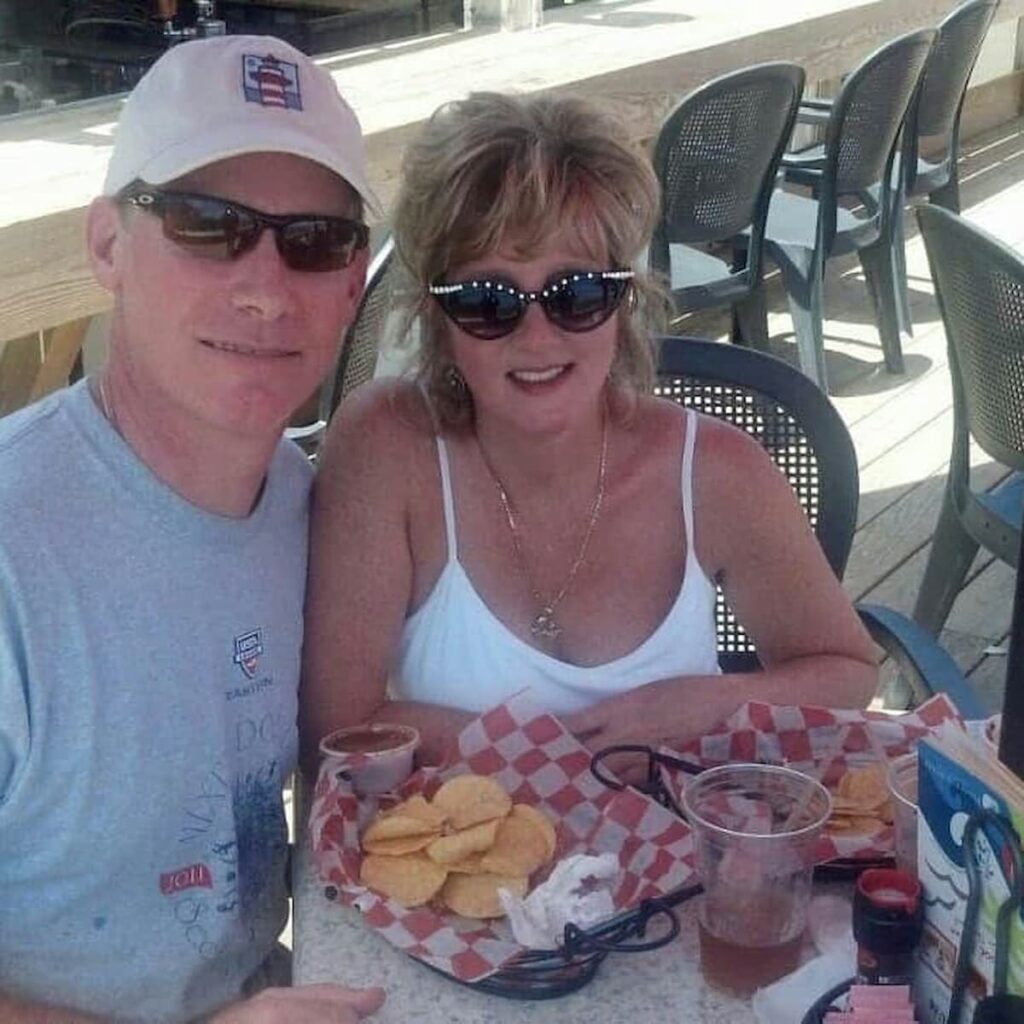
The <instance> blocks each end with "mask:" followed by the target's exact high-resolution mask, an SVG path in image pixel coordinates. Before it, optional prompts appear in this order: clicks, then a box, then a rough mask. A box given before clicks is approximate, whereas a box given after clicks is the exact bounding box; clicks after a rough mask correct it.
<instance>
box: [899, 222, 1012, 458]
mask: <svg viewBox="0 0 1024 1024" xmlns="http://www.w3.org/2000/svg"><path fill="white" fill-rule="evenodd" d="M917 215H918V220H919V222H920V225H921V234H922V236H923V237H924V243H925V249H926V250H927V253H928V262H929V264H930V265H931V270H932V277H933V279H934V281H935V293H936V297H937V299H938V303H939V309H940V311H941V313H942V320H943V323H944V324H945V327H946V338H947V340H948V343H949V363H950V371H951V373H952V379H953V405H954V418H956V417H958V416H959V417H960V418H961V419H962V422H963V424H964V425H965V426H966V428H967V430H969V431H970V433H971V435H972V436H973V437H974V439H975V440H976V441H977V442H978V444H980V445H981V447H982V448H984V449H985V451H986V452H988V454H989V455H991V456H992V457H993V458H994V459H996V460H997V461H999V462H1001V463H1003V464H1004V465H1006V466H1009V467H1011V468H1012V469H1016V470H1024V259H1021V257H1020V256H1018V255H1017V253H1015V252H1014V251H1013V250H1012V249H1010V248H1009V247H1008V246H1006V245H1003V243H1002V242H999V241H997V240H996V239H995V238H993V237H992V236H991V235H988V234H986V233H985V232H984V231H982V230H981V229H980V228H977V227H975V226H974V225H973V224H970V223H968V222H967V221H966V220H964V219H963V218H962V217H960V216H958V215H957V214H955V213H951V212H950V211H948V210H944V209H942V208H941V207H937V206H932V205H928V206H922V207H921V208H920V209H919V210H918V211H917ZM962 445H963V447H964V449H966V437H964V439H963V441H962ZM958 459H962V460H963V462H964V466H963V469H964V472H965V473H966V450H964V452H963V454H962V456H959V455H958V454H957V453H956V452H955V451H954V461H957V460H958ZM952 472H953V469H952V467H951V473H952Z"/></svg>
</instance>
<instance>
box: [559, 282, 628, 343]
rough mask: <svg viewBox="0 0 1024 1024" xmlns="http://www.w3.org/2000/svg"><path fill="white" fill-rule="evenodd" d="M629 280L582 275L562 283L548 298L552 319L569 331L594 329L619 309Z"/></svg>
mask: <svg viewBox="0 0 1024 1024" xmlns="http://www.w3.org/2000/svg"><path fill="white" fill-rule="evenodd" d="M625 285H626V282H625V281H621V280H618V279H616V278H611V279H608V278H601V277H581V278H579V279H578V280H576V281H572V282H569V283H567V284H565V285H564V286H559V287H558V288H556V289H555V290H554V292H553V293H552V294H551V295H550V296H548V297H547V298H545V299H542V302H543V303H544V308H545V310H546V311H547V314H548V316H549V317H550V318H551V320H552V321H553V322H554V323H555V324H557V325H558V326H559V327H561V328H562V329H563V330H566V331H576V332H581V331H592V330H594V328H596V327H600V326H601V324H603V323H604V322H605V320H607V319H608V317H610V316H611V315H612V313H613V312H615V308H616V306H618V304H619V302H620V301H621V299H622V295H623V293H624V292H625Z"/></svg>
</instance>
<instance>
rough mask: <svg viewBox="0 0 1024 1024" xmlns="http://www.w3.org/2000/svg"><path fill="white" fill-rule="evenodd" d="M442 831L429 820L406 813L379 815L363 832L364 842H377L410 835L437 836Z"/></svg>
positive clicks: (364, 844) (405, 837) (404, 837)
mask: <svg viewBox="0 0 1024 1024" xmlns="http://www.w3.org/2000/svg"><path fill="white" fill-rule="evenodd" d="M440 831H441V829H440V827H439V826H438V827H436V828H435V827H434V826H433V825H431V824H430V823H429V822H426V821H420V820H419V819H418V818H410V817H409V816H408V815H405V814H389V815H387V816H383V815H378V816H377V817H376V818H374V819H373V821H371V822H370V824H369V825H367V827H366V831H365V832H363V835H362V842H363V846H364V847H365V846H366V844H367V843H368V842H369V843H375V842H377V841H378V840H381V839H407V838H408V837H409V836H436V835H437V834H438V833H439V832H440Z"/></svg>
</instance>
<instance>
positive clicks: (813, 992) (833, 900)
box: [751, 895, 857, 1024]
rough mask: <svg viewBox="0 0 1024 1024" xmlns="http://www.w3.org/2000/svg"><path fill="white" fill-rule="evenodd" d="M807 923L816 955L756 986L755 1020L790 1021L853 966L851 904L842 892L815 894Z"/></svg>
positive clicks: (769, 1022) (768, 1023) (780, 1023)
mask: <svg viewBox="0 0 1024 1024" xmlns="http://www.w3.org/2000/svg"><path fill="white" fill-rule="evenodd" d="M807 927H808V930H809V931H810V934H811V939H812V940H813V942H814V945H815V947H816V948H817V950H818V953H819V955H818V956H816V957H814V959H812V960H808V961H807V963H805V964H802V965H801V966H800V967H798V968H797V969H796V970H795V971H793V972H792V974H787V975H786V976H785V977H784V978H779V980H778V981H775V982H773V983H772V984H771V985H767V986H765V987H764V988H759V989H758V990H757V991H756V992H755V993H754V997H753V999H752V1000H751V1005H752V1007H753V1010H754V1016H755V1017H756V1018H757V1021H758V1024H793V1022H794V1021H798V1020H803V1017H804V1014H805V1013H807V1011H808V1009H810V1007H811V1004H812V1003H813V1002H814V1000H815V999H817V998H818V997H819V996H821V995H824V993H825V992H827V991H828V990H829V989H830V988H832V987H833V986H834V985H838V984H839V983H840V982H841V981H846V979H847V978H849V977H851V976H852V975H853V974H854V973H855V970H856V964H857V944H856V942H855V941H854V938H853V906H852V904H851V903H850V901H849V900H848V899H846V898H844V897H842V896H832V895H823V896H815V897H814V899H812V900H811V905H810V907H808V910H807Z"/></svg>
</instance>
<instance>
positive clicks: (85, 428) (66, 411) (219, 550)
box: [0, 382, 311, 1022]
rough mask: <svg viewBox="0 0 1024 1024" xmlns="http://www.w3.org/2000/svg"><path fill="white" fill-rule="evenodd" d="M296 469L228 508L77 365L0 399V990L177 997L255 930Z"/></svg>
mask: <svg viewBox="0 0 1024 1024" xmlns="http://www.w3.org/2000/svg"><path fill="white" fill-rule="evenodd" d="M310 476H311V474H310V470H309V467H308V465H307V464H306V462H305V459H304V457H303V456H302V454H301V452H299V450H298V449H297V448H296V447H295V446H294V445H292V444H291V443H290V442H284V441H283V442H282V443H281V445H280V446H279V448H278V450H277V451H276V453H275V455H274V458H273V461H272V464H271V467H270V470H269V473H268V476H267V480H266V484H265V487H264V490H263V493H262V495H261V497H260V500H259V503H258V505H257V507H256V509H255V510H254V511H253V513H252V514H251V515H250V516H248V517H247V518H245V519H230V518H226V517H221V516H217V515H213V514H210V513H207V512H204V511H202V510H200V509H198V508H196V507H195V506H193V505H191V504H189V503H188V502H186V501H184V500H183V499H182V498H181V497H179V496H178V495H177V494H176V493H175V492H174V491H172V490H171V489H170V488H168V487H167V486H166V485H164V484H163V483H162V482H161V481H160V480H158V479H157V478H156V477H155V476H154V475H153V474H152V473H151V472H150V471H149V470H148V469H147V468H146V467H145V466H144V465H143V464H142V463H141V462H139V460H138V459H137V458H136V457H135V456H134V454H133V453H132V451H131V449H130V448H129V447H128V446H127V445H126V444H125V443H124V441H123V440H122V439H121V438H120V436H118V434H117V433H116V432H115V431H114V430H113V429H112V427H111V426H110V424H109V423H108V422H107V421H106V420H105V419H104V418H103V416H102V415H101V414H100V412H99V410H98V409H97V408H96V405H95V402H94V401H93V400H92V396H91V395H90V393H89V391H88V389H87V387H86V386H85V384H84V382H83V383H82V384H79V385H76V386H75V387H72V388H70V389H67V390H66V391H64V392H61V393H59V394H57V395H54V396H51V397H50V398H48V399H45V400H44V401H42V402H40V403H38V404H36V405H35V406H33V407H31V408H29V409H26V410H23V411H21V412H19V413H15V414H13V415H11V416H8V417H6V418H4V419H3V420H0V990H2V991H5V992H8V993H10V994H13V995H15V996H20V997H23V998H26V999H30V1000H38V1001H42V1002H51V1003H56V1004H64V1005H71V1006H74V1007H76V1008H79V1009H83V1010H89V1011H93V1012H95V1013H99V1014H101V1015H104V1016H108V1017H112V1018H115V1019H125V1020H142V1021H147V1022H149V1021H183V1020H188V1019H191V1018H194V1017H197V1016H200V1015H202V1014H206V1013H208V1012H209V1011H211V1010H212V1009H214V1008H216V1007H218V1006H220V1005H222V1004H224V1003H225V1002H228V1001H230V1000H233V999H237V998H238V997H239V995H240V994H241V993H242V991H243V984H244V982H245V980H246V979H247V978H249V977H250V976H251V975H252V974H253V972H254V971H256V970H257V968H258V967H259V965H260V964H261V963H262V961H263V960H264V959H265V958H266V957H267V955H268V953H269V952H270V950H271V949H272V948H273V946H274V943H275V940H276V937H277V935H278V934H279V932H280V929H281V927H282V925H283V923H284V920H285V915H286V911H287V907H286V895H285V888H284V886H285V860H286V852H287V837H286V830H285V819H284V813H283V807H282V800H281V788H282V784H283V782H284V781H285V778H286V776H287V775H288V773H289V772H290V771H291V770H292V767H293V765H294V763H295V755H296V709H297V683H298V674H299V661H300V648H301V642H302V600H303V591H304V581H305V571H306V553H307V499H308V491H309V483H310Z"/></svg>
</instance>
